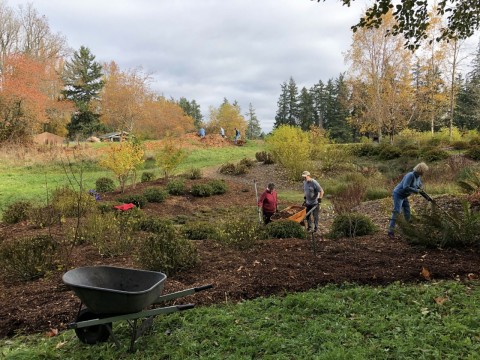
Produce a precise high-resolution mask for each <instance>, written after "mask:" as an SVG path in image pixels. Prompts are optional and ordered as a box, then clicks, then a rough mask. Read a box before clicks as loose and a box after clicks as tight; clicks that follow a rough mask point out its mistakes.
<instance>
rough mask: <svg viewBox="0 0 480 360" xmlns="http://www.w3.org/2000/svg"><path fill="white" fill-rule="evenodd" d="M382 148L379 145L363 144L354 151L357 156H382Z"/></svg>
mask: <svg viewBox="0 0 480 360" xmlns="http://www.w3.org/2000/svg"><path fill="white" fill-rule="evenodd" d="M380 150H381V148H380V146H378V145H377V144H361V145H359V146H356V147H355V148H354V149H353V153H354V154H355V155H356V156H360V157H362V156H377V155H378V154H380Z"/></svg>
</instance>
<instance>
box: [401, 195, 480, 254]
mask: <svg viewBox="0 0 480 360" xmlns="http://www.w3.org/2000/svg"><path fill="white" fill-rule="evenodd" d="M398 220H399V221H398V227H399V229H400V231H401V233H402V235H403V236H404V237H405V239H406V240H407V241H408V242H409V243H411V244H414V245H422V246H425V247H432V248H447V247H448V248H464V247H472V246H473V247H477V248H478V247H479V246H480V213H479V212H478V211H473V210H472V209H471V208H470V204H469V203H468V202H467V201H464V202H463V210H460V211H448V212H447V211H445V210H444V211H442V209H441V208H439V207H438V206H431V207H426V208H424V209H422V210H421V211H418V213H416V214H415V215H413V216H412V219H411V221H410V222H407V221H405V220H404V219H403V217H400V218H399V219H398Z"/></svg>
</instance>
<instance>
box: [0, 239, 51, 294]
mask: <svg viewBox="0 0 480 360" xmlns="http://www.w3.org/2000/svg"><path fill="white" fill-rule="evenodd" d="M56 250H57V243H56V241H55V240H54V239H53V238H52V237H51V236H50V235H38V236H34V237H26V238H17V239H15V240H9V241H3V242H2V243H1V244H0V266H1V267H2V270H3V271H4V272H5V274H6V275H7V276H8V277H11V278H13V279H17V280H23V281H28V280H33V279H36V278H39V277H42V276H44V275H45V274H46V273H47V272H48V271H49V270H53V268H54V263H55V260H56V258H55V255H56ZM12 300H13V301H14V300H15V299H12Z"/></svg>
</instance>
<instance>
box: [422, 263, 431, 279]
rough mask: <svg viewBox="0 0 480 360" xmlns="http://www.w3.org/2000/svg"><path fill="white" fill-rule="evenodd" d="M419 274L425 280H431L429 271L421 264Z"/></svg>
mask: <svg viewBox="0 0 480 360" xmlns="http://www.w3.org/2000/svg"><path fill="white" fill-rule="evenodd" d="M420 275H421V276H422V277H423V278H424V279H425V280H432V278H431V275H430V271H428V269H427V268H426V267H423V266H422V271H420Z"/></svg>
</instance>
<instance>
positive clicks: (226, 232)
mask: <svg viewBox="0 0 480 360" xmlns="http://www.w3.org/2000/svg"><path fill="white" fill-rule="evenodd" d="M262 227H263V226H262ZM262 227H261V225H260V224H259V223H258V221H252V220H251V219H249V218H247V217H234V218H232V219H229V220H228V221H226V222H225V223H224V224H223V226H222V227H221V228H220V230H219V232H218V235H217V238H216V240H217V241H218V242H219V243H220V244H222V245H225V246H229V247H233V248H236V249H239V250H247V249H250V248H252V247H253V246H254V245H255V243H256V242H257V241H258V240H259V239H261V238H262V234H263V229H262Z"/></svg>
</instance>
